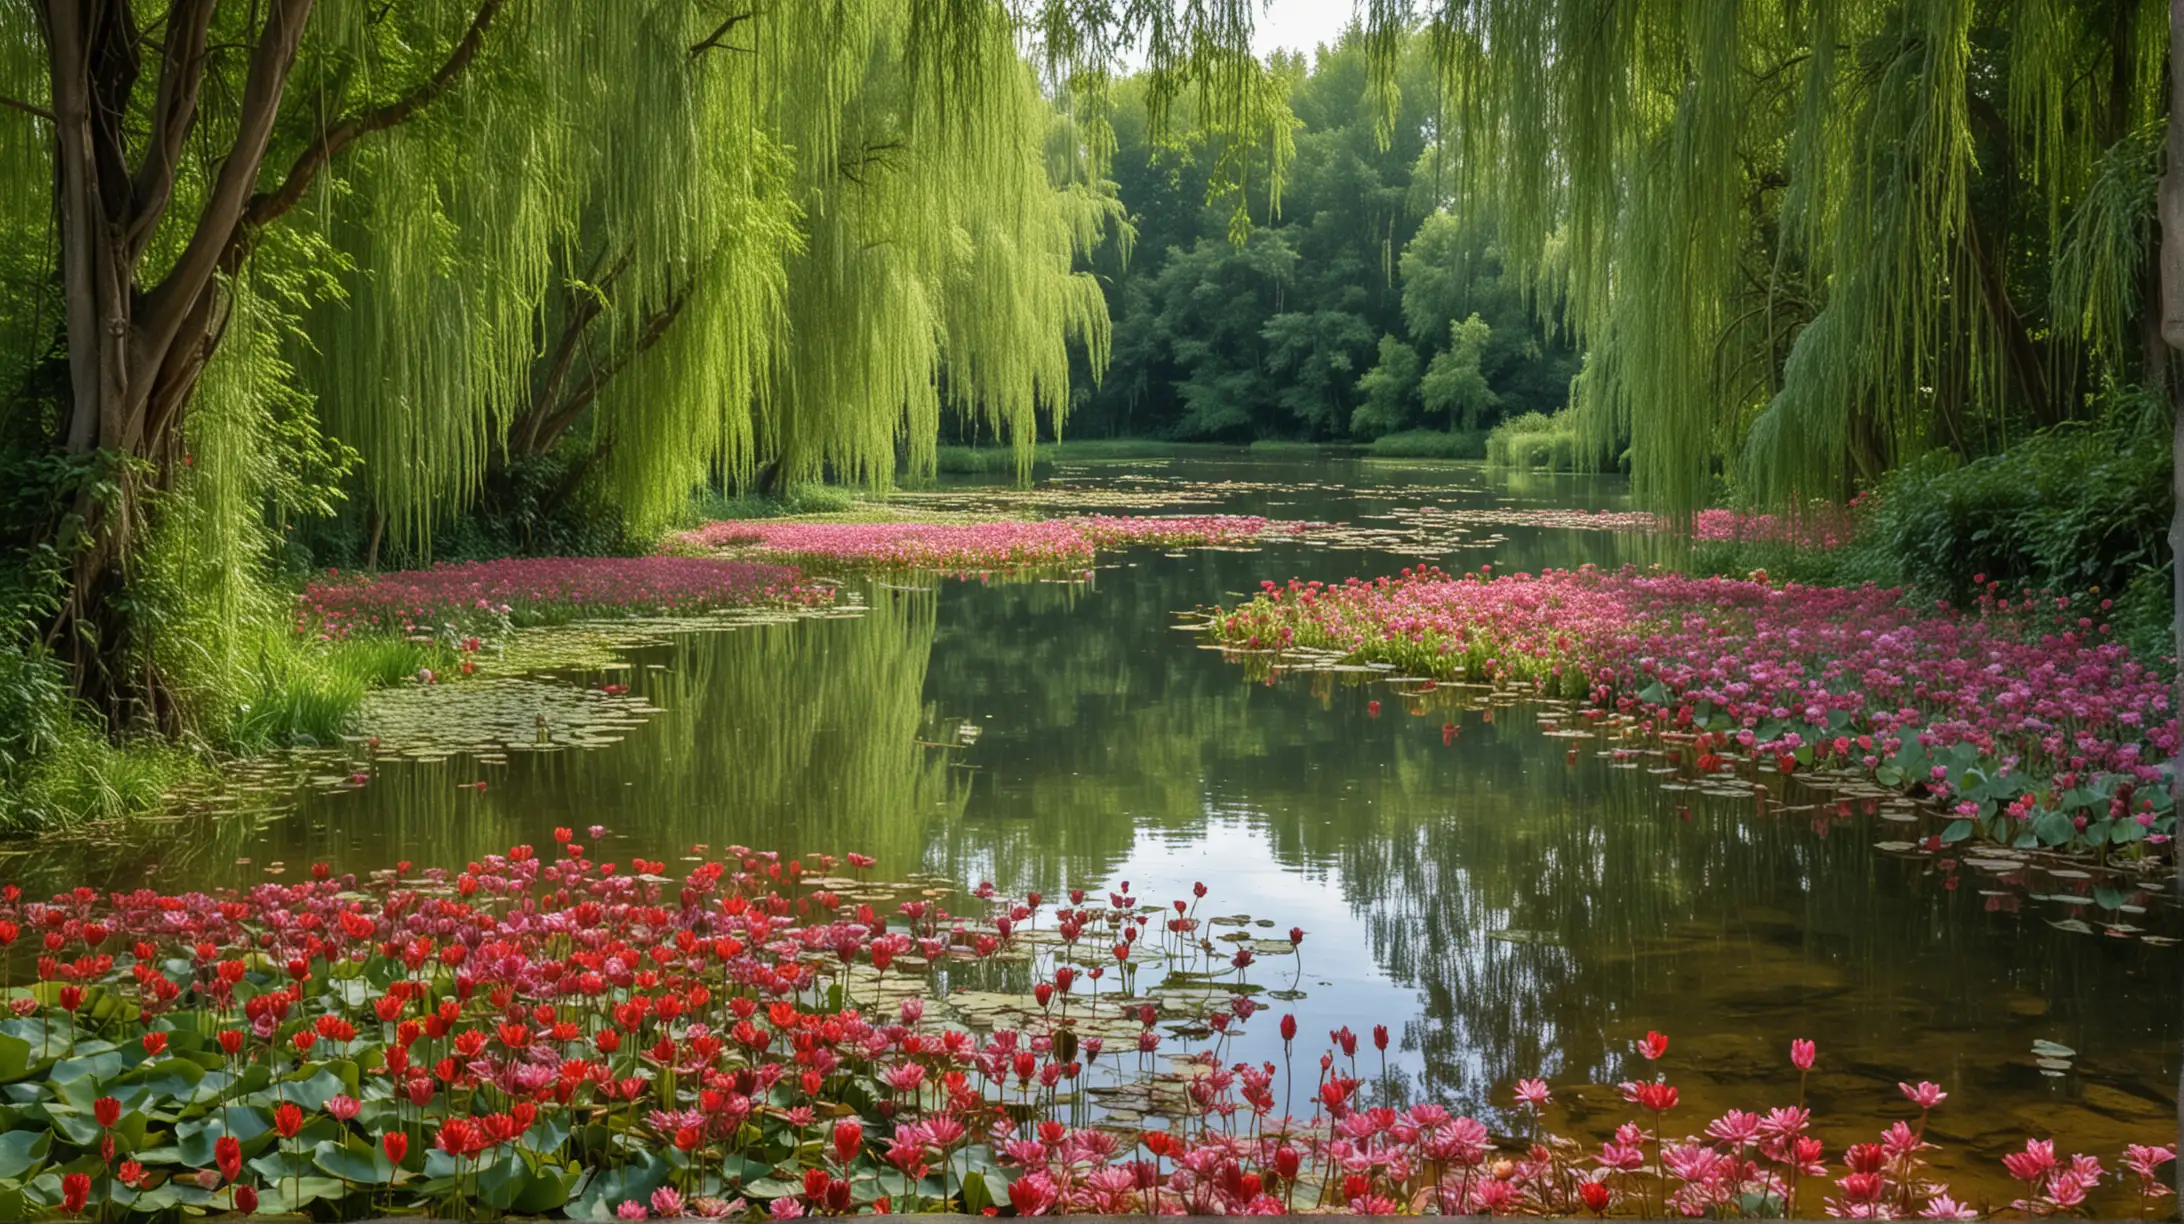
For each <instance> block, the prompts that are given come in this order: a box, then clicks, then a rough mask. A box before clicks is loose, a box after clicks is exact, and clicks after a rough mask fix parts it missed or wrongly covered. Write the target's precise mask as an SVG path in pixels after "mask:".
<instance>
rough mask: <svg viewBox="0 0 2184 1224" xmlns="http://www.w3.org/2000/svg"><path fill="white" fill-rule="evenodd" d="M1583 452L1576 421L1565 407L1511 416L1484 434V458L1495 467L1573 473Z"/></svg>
mask: <svg viewBox="0 0 2184 1224" xmlns="http://www.w3.org/2000/svg"><path fill="white" fill-rule="evenodd" d="M1583 453H1584V451H1583V448H1582V447H1581V446H1580V445H1579V442H1578V431H1577V422H1576V420H1575V419H1574V418H1573V417H1572V415H1571V413H1570V410H1569V409H1567V408H1565V409H1563V410H1562V411H1560V412H1557V413H1555V414H1554V415H1552V416H1549V415H1548V414H1546V413H1544V412H1527V413H1524V414H1523V415H1521V416H1513V417H1511V418H1509V419H1508V420H1506V421H1503V422H1502V423H1501V424H1499V425H1496V426H1495V427H1494V428H1493V430H1492V432H1490V433H1488V434H1487V435H1486V461H1487V462H1488V463H1491V464H1493V465H1494V466H1496V467H1507V468H1523V469H1526V470H1536V469H1539V468H1545V469H1547V470H1548V471H1551V472H1574V471H1577V470H1578V459H1579V456H1581V455H1582V454H1583Z"/></svg>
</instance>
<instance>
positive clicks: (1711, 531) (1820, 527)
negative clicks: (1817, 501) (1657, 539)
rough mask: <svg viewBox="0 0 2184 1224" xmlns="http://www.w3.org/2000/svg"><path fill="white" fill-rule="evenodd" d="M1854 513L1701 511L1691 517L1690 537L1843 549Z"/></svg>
mask: <svg viewBox="0 0 2184 1224" xmlns="http://www.w3.org/2000/svg"><path fill="white" fill-rule="evenodd" d="M1851 514H1852V511H1851V510H1850V509H1847V508H1844V507H1822V508H1818V509H1814V510H1810V511H1807V512H1805V513H1802V514H1796V515H1788V516H1784V515H1777V514H1753V513H1747V512H1745V511H1741V510H1701V511H1699V512H1698V513H1697V514H1696V515H1693V516H1692V520H1691V536H1692V538H1693V539H1696V540H1703V541H1707V542H1710V543H1712V542H1733V543H1768V544H1773V543H1788V544H1794V545H1796V546H1797V547H1799V548H1815V549H1829V548H1841V547H1842V546H1843V545H1845V544H1848V543H1850V537H1851V533H1852V530H1853V528H1854V526H1855V524H1854V522H1853V520H1852V518H1851Z"/></svg>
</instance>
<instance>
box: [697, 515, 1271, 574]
mask: <svg viewBox="0 0 2184 1224" xmlns="http://www.w3.org/2000/svg"><path fill="white" fill-rule="evenodd" d="M1311 526H1312V524H1308V523H1284V524H1272V523H1269V522H1268V521H1267V520H1266V519H1263V518H1258V517H1256V516H1246V515H1227V514H1211V515H1197V516H1187V517H1183V516H1179V517H1153V516H1132V517H1118V516H1111V515H1104V514H1092V515H1084V516H1081V517H1075V518H1059V519H1041V520H1035V521H1023V520H1014V519H1006V520H999V521H994V522H985V523H930V522H890V523H795V522H779V521H772V520H765V519H754V520H723V521H719V522H712V523H707V524H706V525H705V526H703V527H700V528H698V529H696V530H695V531H689V532H684V533H683V534H682V535H681V536H679V537H678V540H679V542H680V543H682V544H685V545H688V546H693V547H697V548H704V549H721V548H734V547H749V548H754V549H756V550H758V551H762V552H766V553H771V554H775V555H777V556H782V557H790V558H798V559H802V560H807V561H815V562H834V563H858V564H866V565H875V566H880V567H883V568H889V569H934V570H944V571H949V572H966V571H975V570H998V569H1023V568H1048V567H1059V566H1081V565H1085V564H1088V563H1090V561H1091V560H1092V557H1093V554H1094V553H1096V552H1098V551H1099V550H1101V549H1109V548H1121V547H1124V546H1127V545H1132V544H1144V545H1165V546H1176V545H1186V544H1242V543H1249V542H1250V541H1253V540H1256V539H1258V538H1260V537H1261V536H1263V535H1265V534H1267V533H1268V532H1269V531H1279V532H1282V533H1284V534H1292V535H1293V534H1297V533H1300V532H1302V531H1305V530H1308V529H1309V528H1310V527H1311Z"/></svg>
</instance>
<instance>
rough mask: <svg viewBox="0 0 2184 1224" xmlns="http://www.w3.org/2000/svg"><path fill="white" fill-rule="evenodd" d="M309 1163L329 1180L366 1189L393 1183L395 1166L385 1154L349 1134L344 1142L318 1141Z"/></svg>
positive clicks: (358, 1137) (360, 1138) (356, 1136)
mask: <svg viewBox="0 0 2184 1224" xmlns="http://www.w3.org/2000/svg"><path fill="white" fill-rule="evenodd" d="M311 1162H312V1163H313V1164H315V1165H317V1166H318V1167H319V1168H320V1169H321V1170H322V1171H324V1172H325V1173H326V1174H328V1175H329V1176H332V1177H339V1178H343V1179H345V1180H347V1181H352V1182H356V1183H359V1184H361V1185H367V1186H384V1185H386V1184H387V1183H389V1182H391V1181H393V1180H394V1165H393V1164H392V1163H391V1162H390V1161H388V1159H387V1155H386V1153H385V1152H382V1151H380V1150H379V1149H378V1148H377V1147H375V1146H373V1145H372V1144H370V1143H367V1142H365V1141H364V1139H363V1137H361V1136H358V1135H350V1136H348V1138H347V1139H346V1140H345V1141H336V1140H333V1139H326V1140H321V1141H320V1142H319V1144H318V1146H317V1147H316V1148H315V1149H313V1150H312V1154H311Z"/></svg>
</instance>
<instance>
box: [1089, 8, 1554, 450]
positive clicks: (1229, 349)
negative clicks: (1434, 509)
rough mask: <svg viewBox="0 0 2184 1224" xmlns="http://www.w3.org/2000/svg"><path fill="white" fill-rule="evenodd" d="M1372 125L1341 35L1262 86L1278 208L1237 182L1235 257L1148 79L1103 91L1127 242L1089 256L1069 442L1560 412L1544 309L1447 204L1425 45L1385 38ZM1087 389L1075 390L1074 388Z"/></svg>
mask: <svg viewBox="0 0 2184 1224" xmlns="http://www.w3.org/2000/svg"><path fill="white" fill-rule="evenodd" d="M1398 45H1399V48H1400V50H1399V51H1398V53H1397V55H1396V58H1395V61H1394V73H1395V76H1394V81H1393V86H1394V89H1395V91H1396V99H1397V100H1396V104H1395V107H1394V110H1393V112H1392V114H1391V115H1385V116H1384V115H1383V114H1382V113H1381V109H1380V93H1379V92H1378V90H1377V89H1376V84H1375V77H1374V63H1375V60H1374V56H1375V51H1374V49H1373V47H1372V46H1371V44H1369V42H1368V40H1367V38H1366V36H1365V32H1364V29H1363V27H1362V26H1353V27H1352V28H1351V29H1350V31H1349V32H1348V33H1346V34H1345V35H1344V36H1343V37H1342V38H1341V39H1339V40H1338V41H1337V42H1335V43H1334V44H1332V45H1328V46H1323V47H1321V48H1319V50H1318V51H1317V53H1316V54H1313V55H1310V56H1305V55H1297V54H1291V53H1280V52H1277V53H1276V54H1275V55H1274V56H1273V57H1272V60H1271V64H1270V66H1271V70H1272V73H1273V75H1274V77H1275V78H1276V80H1277V81H1279V83H1280V84H1281V85H1282V87H1283V88H1285V89H1286V91H1287V94H1288V101H1289V106H1290V109H1291V111H1292V112H1293V113H1294V116H1295V124H1296V131H1295V136H1294V142H1295V154H1294V157H1293V159H1292V160H1291V161H1290V162H1289V164H1288V166H1287V167H1286V172H1285V174H1284V175H1283V178H1282V181H1281V183H1280V189H1279V192H1278V194H1277V193H1275V192H1274V191H1273V190H1272V189H1271V186H1269V185H1266V184H1263V183H1262V184H1258V185H1257V187H1258V189H1257V191H1256V194H1253V195H1252V196H1251V198H1250V201H1249V202H1250V206H1251V215H1252V221H1253V224H1252V226H1251V228H1250V230H1249V232H1248V235H1246V236H1244V237H1243V238H1242V240H1241V241H1240V242H1239V241H1237V240H1236V237H1237V235H1236V234H1235V232H1234V230H1233V227H1232V224H1231V223H1232V221H1233V209H1232V206H1231V203H1230V201H1229V200H1228V199H1227V198H1226V197H1221V198H1217V199H1213V200H1211V202H1209V190H1208V189H1209V178H1210V176H1211V175H1212V174H1213V172H1214V170H1215V168H1216V166H1217V164H1218V162H1217V157H1216V156H1215V154H1216V153H1217V152H1218V150H1209V149H1208V147H1207V142H1206V141H1205V140H1204V139H1202V138H1200V137H1198V136H1197V135H1196V134H1195V133H1194V131H1193V129H1192V128H1191V127H1190V126H1189V125H1187V124H1184V125H1177V126H1175V127H1173V128H1171V129H1169V130H1168V133H1167V134H1166V135H1165V136H1164V137H1156V135H1155V134H1154V131H1153V128H1152V126H1151V125H1150V124H1149V123H1148V121H1147V108H1146V102H1145V98H1146V92H1147V83H1146V82H1143V81H1138V80H1129V81H1125V82H1123V83H1121V85H1120V86H1118V88H1117V89H1116V91H1115V113H1114V119H1113V126H1114V132H1115V146H1116V153H1115V157H1114V160H1113V171H1112V173H1113V177H1114V181H1115V184H1116V194H1117V196H1118V198H1119V199H1120V200H1121V202H1122V204H1123V206H1124V207H1125V208H1126V209H1127V210H1128V211H1129V213H1130V219H1131V223H1132V225H1133V226H1134V227H1135V231H1136V241H1135V243H1134V244H1133V246H1132V247H1130V248H1128V249H1124V248H1122V247H1119V246H1109V247H1105V248H1102V249H1101V250H1099V251H1096V252H1095V253H1094V255H1093V257H1092V262H1091V267H1092V268H1093V270H1094V271H1095V272H1097V273H1098V274H1099V275H1100V277H1101V282H1102V285H1103V287H1104V288H1105V290H1106V298H1107V306H1108V312H1109V314H1110V315H1111V316H1112V318H1113V320H1114V335H1115V339H1114V350H1113V356H1112V359H1111V362H1110V365H1109V369H1108V372H1107V375H1106V377H1105V378H1104V379H1103V380H1101V381H1100V382H1099V383H1098V385H1097V387H1096V388H1094V389H1089V390H1086V391H1083V392H1081V393H1080V397H1081V402H1080V403H1079V404H1078V405H1077V406H1076V407H1075V408H1074V409H1073V411H1072V413H1071V418H1070V425H1069V429H1070V430H1071V431H1072V432H1073V433H1074V434H1076V435H1078V436H1086V435H1137V436H1148V437H1165V438H1176V439H1187V440H1217V441H1245V440H1251V439H1299V440H1342V439H1356V440H1370V439H1374V438H1379V437H1382V436H1383V435H1387V434H1391V433H1396V432H1399V431H1406V430H1419V429H1426V430H1433V431H1437V432H1443V433H1449V432H1453V433H1456V434H1459V435H1466V436H1467V438H1466V441H1465V442H1464V443H1463V444H1461V446H1462V448H1463V449H1468V450H1469V451H1470V452H1471V453H1473V454H1478V453H1483V451H1482V450H1481V448H1482V447H1483V435H1484V433H1485V431H1486V430H1487V429H1488V428H1490V427H1491V426H1492V425H1494V424H1495V423H1496V422H1497V421H1499V420H1501V419H1503V418H1504V417H1510V416H1518V415H1521V414H1524V413H1528V412H1553V411H1555V410H1556V409H1558V408H1560V407H1562V406H1563V404H1564V403H1565V402H1566V401H1567V399H1568V393H1569V381H1570V379H1571V377H1572V376H1573V375H1574V374H1575V373H1576V371H1577V356H1576V349H1575V346H1574V344H1573V342H1572V338H1571V336H1570V335H1569V333H1568V330H1567V329H1566V328H1564V327H1562V326H1560V321H1559V311H1558V310H1557V309H1556V308H1555V304H1554V301H1553V299H1551V298H1550V299H1547V300H1546V301H1545V302H1542V300H1540V299H1539V298H1537V297H1536V296H1535V295H1533V294H1532V293H1531V292H1530V291H1529V289H1528V287H1527V286H1526V285H1525V284H1524V283H1523V282H1522V281H1520V280H1519V279H1518V278H1517V277H1515V276H1512V275H1508V274H1507V269H1506V267H1505V264H1504V259H1503V255H1502V251H1501V247H1500V243H1499V242H1498V239H1497V234H1496V226H1495V221H1494V217H1493V213H1492V211H1491V210H1489V209H1479V208H1466V209H1460V210H1453V211H1452V210H1451V209H1450V208H1449V205H1451V204H1452V203H1454V202H1455V201H1454V199H1453V197H1452V195H1451V194H1450V188H1451V187H1452V186H1453V185H1454V183H1455V181H1456V176H1455V174H1454V172H1453V170H1452V168H1451V167H1449V166H1447V165H1446V164H1445V162H1444V154H1443V152H1442V150H1441V149H1440V148H1439V147H1438V146H1437V145H1436V143H1435V139H1434V137H1435V132H1436V124H1437V122H1438V115H1437V113H1436V108H1437V87H1436V83H1435V75H1434V66H1433V61H1432V56H1431V53H1430V48H1429V47H1428V45H1427V43H1426V40H1425V39H1424V38H1422V37H1418V36H1415V35H1413V34H1411V33H1409V32H1406V33H1405V34H1404V36H1403V37H1402V38H1401V39H1400V40H1399V44H1398ZM1087 385H1088V386H1089V380H1087Z"/></svg>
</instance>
